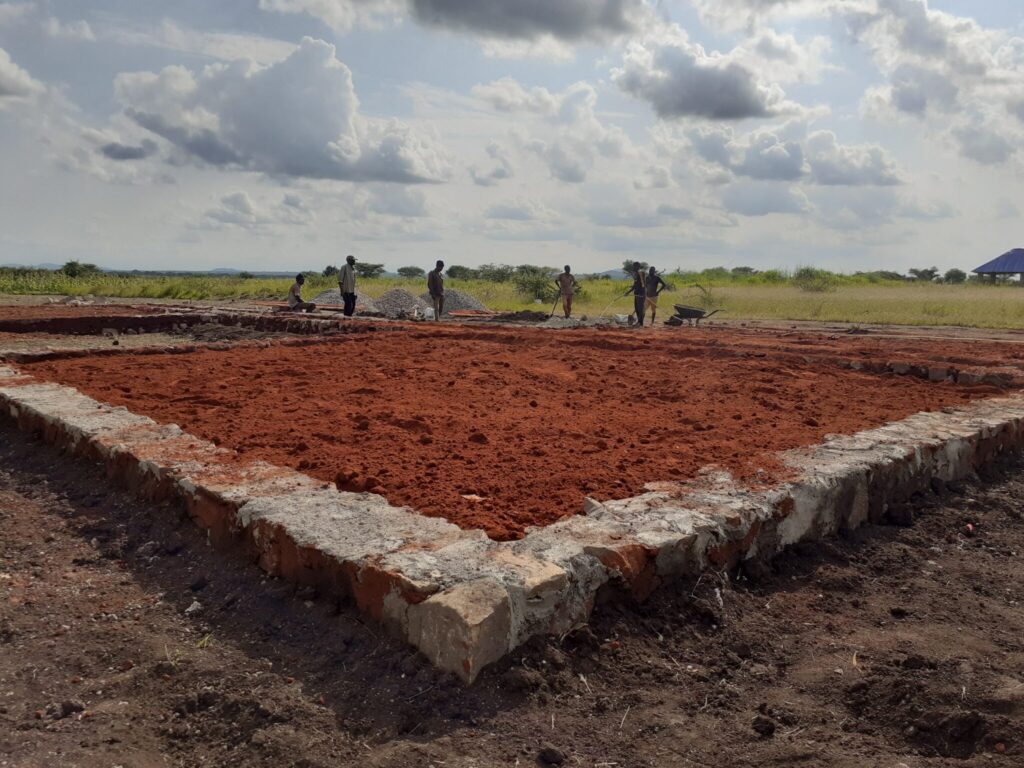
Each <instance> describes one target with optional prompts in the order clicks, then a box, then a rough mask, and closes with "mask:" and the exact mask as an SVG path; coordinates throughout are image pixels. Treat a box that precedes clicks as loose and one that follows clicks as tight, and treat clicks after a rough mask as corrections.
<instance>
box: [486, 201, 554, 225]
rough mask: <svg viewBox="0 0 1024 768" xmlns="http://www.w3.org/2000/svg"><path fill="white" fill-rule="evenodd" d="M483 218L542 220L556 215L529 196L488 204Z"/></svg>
mask: <svg viewBox="0 0 1024 768" xmlns="http://www.w3.org/2000/svg"><path fill="white" fill-rule="evenodd" d="M484 218H487V219H504V220H506V221H542V220H549V219H554V218H556V217H555V214H554V213H553V212H552V211H551V209H550V208H548V207H547V206H546V205H544V204H543V203H540V202H538V201H537V200H533V199H530V198H524V197H518V198H513V199H511V200H506V201H505V202H502V203H495V204H494V205H492V206H490V207H489V208H488V209H487V210H486V211H485V212H484Z"/></svg>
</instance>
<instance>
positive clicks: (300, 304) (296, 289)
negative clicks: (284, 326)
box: [288, 272, 316, 312]
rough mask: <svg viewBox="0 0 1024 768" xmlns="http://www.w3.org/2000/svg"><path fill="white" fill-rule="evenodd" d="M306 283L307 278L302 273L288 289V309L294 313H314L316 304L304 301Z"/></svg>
mask: <svg viewBox="0 0 1024 768" xmlns="http://www.w3.org/2000/svg"><path fill="white" fill-rule="evenodd" d="M305 282H306V276H305V275H304V274H302V273H301V272H300V273H299V274H297V275H296V276H295V282H294V283H293V284H292V287H291V288H289V289H288V308H289V309H291V310H292V311H293V312H312V311H313V310H314V309H316V304H313V303H311V302H308V301H303V300H302V285H303V283H305Z"/></svg>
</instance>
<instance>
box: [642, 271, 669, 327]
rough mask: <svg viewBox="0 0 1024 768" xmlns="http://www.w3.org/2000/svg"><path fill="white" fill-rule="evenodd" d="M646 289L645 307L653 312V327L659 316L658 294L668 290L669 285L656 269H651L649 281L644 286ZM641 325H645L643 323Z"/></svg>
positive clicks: (648, 274) (648, 276) (648, 275)
mask: <svg viewBox="0 0 1024 768" xmlns="http://www.w3.org/2000/svg"><path fill="white" fill-rule="evenodd" d="M644 288H645V289H646V291H645V297H646V300H645V302H644V307H645V309H649V310H651V325H652V326H653V325H654V316H655V315H656V314H658V294H659V293H661V292H662V291H663V290H665V289H666V288H668V285H666V284H665V281H664V280H662V279H661V275H659V274H658V271H657V270H656V269H655V268H654V267H651V269H650V271H648V273H647V280H646V282H645V284H644ZM640 324H641V325H643V323H642V322H641V323H640Z"/></svg>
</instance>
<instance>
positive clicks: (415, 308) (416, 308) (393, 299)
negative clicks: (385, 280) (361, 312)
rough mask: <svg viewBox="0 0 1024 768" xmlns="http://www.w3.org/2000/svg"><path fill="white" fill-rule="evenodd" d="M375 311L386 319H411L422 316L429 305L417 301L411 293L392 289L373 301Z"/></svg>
mask: <svg viewBox="0 0 1024 768" xmlns="http://www.w3.org/2000/svg"><path fill="white" fill-rule="evenodd" d="M375 303H376V305H377V310H378V311H379V312H380V313H382V314H384V315H387V316H388V317H411V316H413V315H422V314H423V310H425V309H426V308H427V307H429V306H430V305H429V304H428V303H427V302H425V301H423V300H421V299H417V298H416V297H415V296H413V295H412V294H411V293H409V292H408V291H406V290H403V289H401V288H392V289H391V290H390V291H388V292H387V293H384V294H381V295H380V296H378V297H377V299H376V301H375Z"/></svg>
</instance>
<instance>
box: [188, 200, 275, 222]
mask: <svg viewBox="0 0 1024 768" xmlns="http://www.w3.org/2000/svg"><path fill="white" fill-rule="evenodd" d="M203 218H204V224H205V225H207V226H212V227H213V228H221V227H225V226H228V227H240V228H242V229H255V228H256V227H259V226H262V225H264V224H267V223H269V222H270V217H269V216H267V215H265V214H264V213H262V212H261V211H259V210H257V208H256V206H255V205H254V204H253V202H252V200H251V199H250V198H249V195H248V194H247V193H245V192H232V193H231V194H229V195H225V196H224V197H222V198H221V199H220V204H219V205H217V206H216V207H215V208H211V209H209V210H208V211H206V213H205V214H203Z"/></svg>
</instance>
